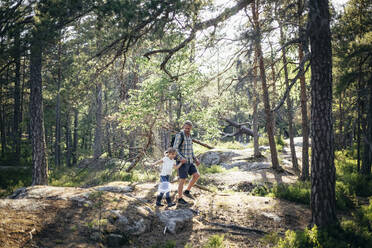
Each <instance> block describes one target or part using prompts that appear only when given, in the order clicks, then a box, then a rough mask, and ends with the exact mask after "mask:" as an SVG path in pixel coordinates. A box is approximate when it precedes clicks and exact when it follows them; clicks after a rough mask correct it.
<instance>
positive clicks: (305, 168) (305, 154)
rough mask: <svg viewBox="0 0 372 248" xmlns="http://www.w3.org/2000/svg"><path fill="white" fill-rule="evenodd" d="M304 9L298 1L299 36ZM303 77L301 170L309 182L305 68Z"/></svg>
mask: <svg viewBox="0 0 372 248" xmlns="http://www.w3.org/2000/svg"><path fill="white" fill-rule="evenodd" d="M302 9H303V4H302V0H298V18H299V20H298V23H299V29H300V32H299V35H302V32H301V29H302V12H303V11H302ZM302 46H303V44H300V45H299V47H298V57H299V61H302V60H303V57H304V53H303V48H302ZM300 71H301V75H302V76H301V77H300V85H301V97H300V98H301V119H302V168H301V177H300V179H301V180H302V181H305V180H308V179H309V178H310V175H309V120H308V117H307V96H306V95H307V94H306V81H305V75H304V74H303V73H302V71H303V68H302V67H300Z"/></svg>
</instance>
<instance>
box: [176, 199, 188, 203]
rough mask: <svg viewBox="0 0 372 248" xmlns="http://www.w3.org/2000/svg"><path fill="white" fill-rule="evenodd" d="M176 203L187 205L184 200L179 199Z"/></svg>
mask: <svg viewBox="0 0 372 248" xmlns="http://www.w3.org/2000/svg"><path fill="white" fill-rule="evenodd" d="M178 203H180V204H187V201H185V200H184V199H182V198H180V199H178Z"/></svg>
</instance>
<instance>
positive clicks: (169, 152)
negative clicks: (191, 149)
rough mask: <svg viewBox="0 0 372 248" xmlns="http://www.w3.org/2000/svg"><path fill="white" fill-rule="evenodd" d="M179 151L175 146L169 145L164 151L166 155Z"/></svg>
mask: <svg viewBox="0 0 372 248" xmlns="http://www.w3.org/2000/svg"><path fill="white" fill-rule="evenodd" d="M175 153H177V150H176V149H175V148H173V147H169V148H168V149H167V150H166V151H165V152H164V155H168V154H175Z"/></svg>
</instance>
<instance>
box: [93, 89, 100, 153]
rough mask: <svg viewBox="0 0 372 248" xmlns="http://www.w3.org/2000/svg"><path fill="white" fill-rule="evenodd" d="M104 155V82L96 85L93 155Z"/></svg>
mask: <svg viewBox="0 0 372 248" xmlns="http://www.w3.org/2000/svg"><path fill="white" fill-rule="evenodd" d="M101 155H102V83H97V85H96V129H95V135H94V148H93V157H94V158H95V159H97V158H99V157H100V156H101Z"/></svg>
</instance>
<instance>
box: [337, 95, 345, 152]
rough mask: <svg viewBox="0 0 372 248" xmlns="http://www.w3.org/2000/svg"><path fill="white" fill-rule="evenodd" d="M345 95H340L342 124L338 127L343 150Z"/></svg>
mask: <svg viewBox="0 0 372 248" xmlns="http://www.w3.org/2000/svg"><path fill="white" fill-rule="evenodd" d="M343 97H344V96H343V94H342V92H341V93H340V99H339V110H340V123H339V126H338V130H339V137H340V139H339V142H340V144H339V147H340V148H341V149H342V148H344V147H345V138H344V136H345V134H344V132H343V127H344V109H343Z"/></svg>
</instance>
